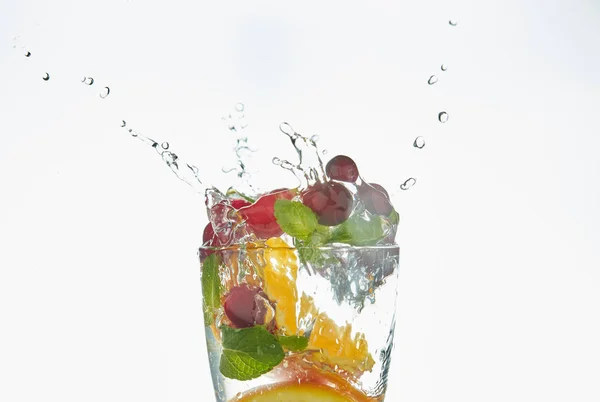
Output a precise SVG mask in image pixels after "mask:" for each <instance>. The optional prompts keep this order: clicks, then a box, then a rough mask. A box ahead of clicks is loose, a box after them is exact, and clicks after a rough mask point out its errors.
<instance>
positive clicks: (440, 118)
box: [438, 112, 448, 123]
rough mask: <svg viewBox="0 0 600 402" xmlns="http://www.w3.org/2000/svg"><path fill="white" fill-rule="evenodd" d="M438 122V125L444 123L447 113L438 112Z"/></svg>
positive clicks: (446, 119)
mask: <svg viewBox="0 0 600 402" xmlns="http://www.w3.org/2000/svg"><path fill="white" fill-rule="evenodd" d="M438 120H439V121H440V123H445V122H447V121H448V113H446V112H439V113H438Z"/></svg>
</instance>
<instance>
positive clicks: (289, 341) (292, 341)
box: [277, 335, 308, 352]
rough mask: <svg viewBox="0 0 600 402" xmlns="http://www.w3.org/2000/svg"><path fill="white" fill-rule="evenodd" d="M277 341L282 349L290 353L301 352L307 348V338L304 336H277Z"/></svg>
mask: <svg viewBox="0 0 600 402" xmlns="http://www.w3.org/2000/svg"><path fill="white" fill-rule="evenodd" d="M277 339H278V340H279V343H280V344H281V346H283V348H284V349H287V350H289V351H292V352H302V351H303V350H304V349H306V347H307V346H308V338H307V337H305V336H297V335H290V336H279V337H277Z"/></svg>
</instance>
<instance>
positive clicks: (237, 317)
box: [224, 285, 257, 328]
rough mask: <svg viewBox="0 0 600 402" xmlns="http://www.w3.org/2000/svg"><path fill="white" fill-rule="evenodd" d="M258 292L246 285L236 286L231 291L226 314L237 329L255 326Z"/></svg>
mask: <svg viewBox="0 0 600 402" xmlns="http://www.w3.org/2000/svg"><path fill="white" fill-rule="evenodd" d="M256 293H257V292H256V290H251V289H250V288H248V286H246V285H240V286H236V287H234V288H233V289H231V292H229V294H228V295H227V299H226V300H225V305H224V307H225V314H226V315H227V318H229V321H231V324H233V326H234V327H236V328H247V327H251V326H253V325H254V318H255V317H256V302H255V301H254V295H256Z"/></svg>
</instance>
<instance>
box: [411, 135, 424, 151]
mask: <svg viewBox="0 0 600 402" xmlns="http://www.w3.org/2000/svg"><path fill="white" fill-rule="evenodd" d="M424 146H425V138H423V137H421V136H418V137H417V138H415V142H413V147H415V148H419V149H423V147H424Z"/></svg>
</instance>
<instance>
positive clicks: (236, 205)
mask: <svg viewBox="0 0 600 402" xmlns="http://www.w3.org/2000/svg"><path fill="white" fill-rule="evenodd" d="M229 202H230V203H231V206H232V207H234V208H235V209H240V208H243V207H247V206H248V205H251V203H250V202H248V201H246V200H243V199H241V198H236V199H233V200H231V201H229Z"/></svg>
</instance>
